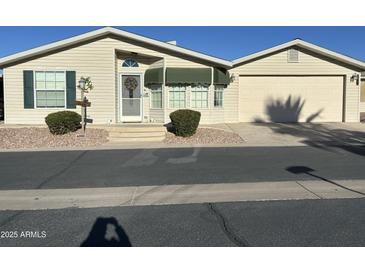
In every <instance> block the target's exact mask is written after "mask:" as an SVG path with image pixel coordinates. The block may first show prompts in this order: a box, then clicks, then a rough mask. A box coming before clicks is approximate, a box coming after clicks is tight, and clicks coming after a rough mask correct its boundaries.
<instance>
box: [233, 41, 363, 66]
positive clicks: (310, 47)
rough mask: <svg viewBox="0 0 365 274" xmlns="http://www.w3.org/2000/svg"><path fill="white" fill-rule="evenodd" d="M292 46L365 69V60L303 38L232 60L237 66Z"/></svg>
mask: <svg viewBox="0 0 365 274" xmlns="http://www.w3.org/2000/svg"><path fill="white" fill-rule="evenodd" d="M292 46H299V47H302V48H304V49H308V50H310V51H313V52H316V53H318V54H321V55H323V56H327V57H330V58H333V59H336V60H338V61H341V62H344V63H347V64H350V65H353V66H355V67H359V68H361V69H364V70H365V63H364V62H361V61H359V60H356V59H353V58H351V57H348V56H345V55H343V54H340V53H337V52H334V51H331V50H328V49H325V48H322V47H319V46H317V45H314V44H311V43H308V42H305V41H303V40H301V39H295V40H293V41H290V42H287V43H284V44H281V45H278V46H276V47H272V48H269V49H266V50H263V51H259V52H257V53H254V54H250V55H248V56H245V57H242V58H238V59H235V60H233V61H232V64H233V66H237V65H239V64H241V63H244V62H248V61H251V60H253V59H255V58H259V57H261V56H264V55H267V54H271V53H274V52H276V51H280V50H282V49H285V48H288V47H292Z"/></svg>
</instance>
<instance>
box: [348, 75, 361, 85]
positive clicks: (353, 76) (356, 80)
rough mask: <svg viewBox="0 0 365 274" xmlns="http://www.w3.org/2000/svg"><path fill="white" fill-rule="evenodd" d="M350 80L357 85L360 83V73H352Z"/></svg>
mask: <svg viewBox="0 0 365 274" xmlns="http://www.w3.org/2000/svg"><path fill="white" fill-rule="evenodd" d="M350 81H351V82H356V85H359V82H360V74H358V73H354V74H352V75H351V78H350Z"/></svg>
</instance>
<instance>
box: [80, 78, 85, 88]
mask: <svg viewBox="0 0 365 274" xmlns="http://www.w3.org/2000/svg"><path fill="white" fill-rule="evenodd" d="M85 83H86V81H85V79H84V78H81V79H80V80H79V87H80V89H82V90H85Z"/></svg>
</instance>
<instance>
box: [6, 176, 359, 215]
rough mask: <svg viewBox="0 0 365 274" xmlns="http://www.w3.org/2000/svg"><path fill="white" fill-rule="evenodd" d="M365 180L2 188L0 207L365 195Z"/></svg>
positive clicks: (149, 203) (203, 201)
mask: <svg viewBox="0 0 365 274" xmlns="http://www.w3.org/2000/svg"><path fill="white" fill-rule="evenodd" d="M364 182H365V181H364V180H346V181H345V180H344V181H338V182H337V183H336V184H331V183H326V182H323V181H320V180H318V181H300V182H298V181H285V182H259V183H257V182H255V183H247V182H246V183H225V184H191V185H190V184H189V185H159V186H137V187H108V188H76V189H75V188H73V189H41V190H3V191H0V210H41V209H60V208H69V207H76V208H96V207H114V206H142V205H169V204H194V203H216V202H239V201H269V200H303V199H345V198H365V184H364Z"/></svg>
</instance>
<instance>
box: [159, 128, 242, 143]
mask: <svg viewBox="0 0 365 274" xmlns="http://www.w3.org/2000/svg"><path fill="white" fill-rule="evenodd" d="M164 142H165V143H167V144H240V143H243V140H242V138H241V137H240V136H239V135H238V134H236V133H233V132H227V131H224V130H221V129H212V128H198V130H197V132H196V133H195V134H194V135H193V136H191V137H185V138H184V137H179V136H175V135H174V134H173V133H170V132H168V133H167V134H166V138H165V140H164Z"/></svg>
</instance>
